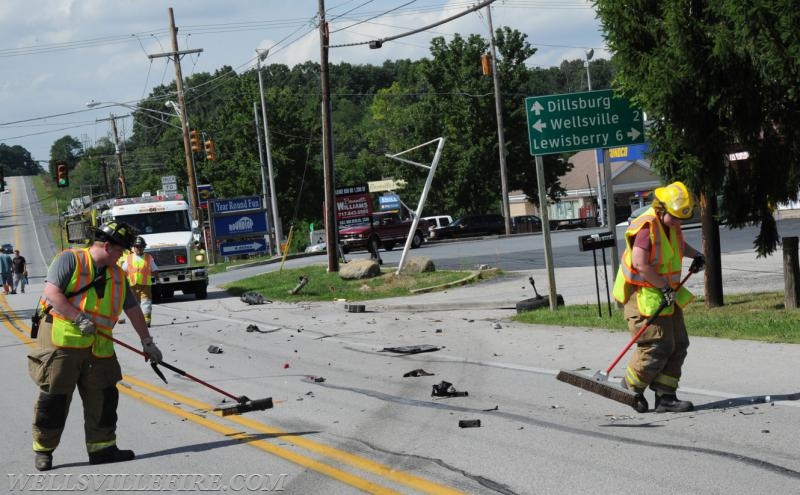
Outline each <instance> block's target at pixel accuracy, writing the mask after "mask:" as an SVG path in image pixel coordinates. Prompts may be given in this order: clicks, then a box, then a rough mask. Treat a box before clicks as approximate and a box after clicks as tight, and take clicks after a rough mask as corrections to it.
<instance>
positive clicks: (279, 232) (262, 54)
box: [256, 49, 283, 256]
mask: <svg viewBox="0 0 800 495" xmlns="http://www.w3.org/2000/svg"><path fill="white" fill-rule="evenodd" d="M256 54H257V55H258V57H257V58H256V70H257V71H258V90H259V92H260V93H261V120H263V121H264V144H265V146H266V148H267V171H268V173H269V191H270V198H271V202H270V204H271V205H272V223H273V224H275V252H276V253H277V254H278V255H279V256H280V255H281V254H282V250H281V239H283V229H282V228H281V224H280V221H279V218H280V215H278V199H277V197H276V196H277V194H276V193H275V178H274V176H275V174H274V173H273V172H272V153H271V152H270V147H269V126H268V125H267V102H266V99H265V98H264V80H263V78H262V76H261V62H262V61H263V60H264V59H265V58H267V55H269V50H259V49H256ZM266 206H267V205H264V207H266Z"/></svg>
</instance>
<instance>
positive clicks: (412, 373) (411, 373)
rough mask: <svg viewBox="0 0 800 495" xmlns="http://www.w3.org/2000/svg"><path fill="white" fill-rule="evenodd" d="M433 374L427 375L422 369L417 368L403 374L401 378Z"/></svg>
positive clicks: (431, 374)
mask: <svg viewBox="0 0 800 495" xmlns="http://www.w3.org/2000/svg"><path fill="white" fill-rule="evenodd" d="M434 374H435V373H428V372H427V371H425V370H424V369H422V368H417V369H415V370H411V371H409V372H408V373H405V374H403V377H405V378H408V377H410V376H433V375H434Z"/></svg>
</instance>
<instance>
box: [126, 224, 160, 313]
mask: <svg viewBox="0 0 800 495" xmlns="http://www.w3.org/2000/svg"><path fill="white" fill-rule="evenodd" d="M146 247H147V243H146V242H145V240H144V238H143V237H141V236H139V237H137V238H136V240H135V241H134V242H133V252H132V253H129V254H128V256H127V257H126V258H125V261H124V262H123V263H122V270H123V271H124V272H126V273H127V274H128V283H129V284H130V285H131V290H133V293H134V294H135V295H136V298H137V299H138V300H139V306H140V307H141V308H142V313H144V321H145V322H146V323H147V326H148V327H149V326H150V322H151V321H152V316H151V315H152V313H153V288H152V283H153V279H155V280H158V266H157V265H156V261H155V260H154V259H153V256H152V255H151V254H150V253H145V252H144V248H146Z"/></svg>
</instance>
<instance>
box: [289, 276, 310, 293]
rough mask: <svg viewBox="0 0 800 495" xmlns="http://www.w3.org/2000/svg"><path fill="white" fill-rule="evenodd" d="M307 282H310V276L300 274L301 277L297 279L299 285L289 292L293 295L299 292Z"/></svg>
mask: <svg viewBox="0 0 800 495" xmlns="http://www.w3.org/2000/svg"><path fill="white" fill-rule="evenodd" d="M307 283H308V277H306V276H305V275H300V278H299V279H297V285H296V286H295V287H294V289H292V290H290V291H289V294H292V295H295V294H297V293H298V292H300V289H302V288H303V287H305V286H306V284H307Z"/></svg>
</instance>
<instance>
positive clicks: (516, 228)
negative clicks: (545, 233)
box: [511, 215, 542, 234]
mask: <svg viewBox="0 0 800 495" xmlns="http://www.w3.org/2000/svg"><path fill="white" fill-rule="evenodd" d="M541 231H542V219H541V218H539V217H537V216H536V215H519V216H516V217H511V233H512V234H526V233H529V232H541Z"/></svg>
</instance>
